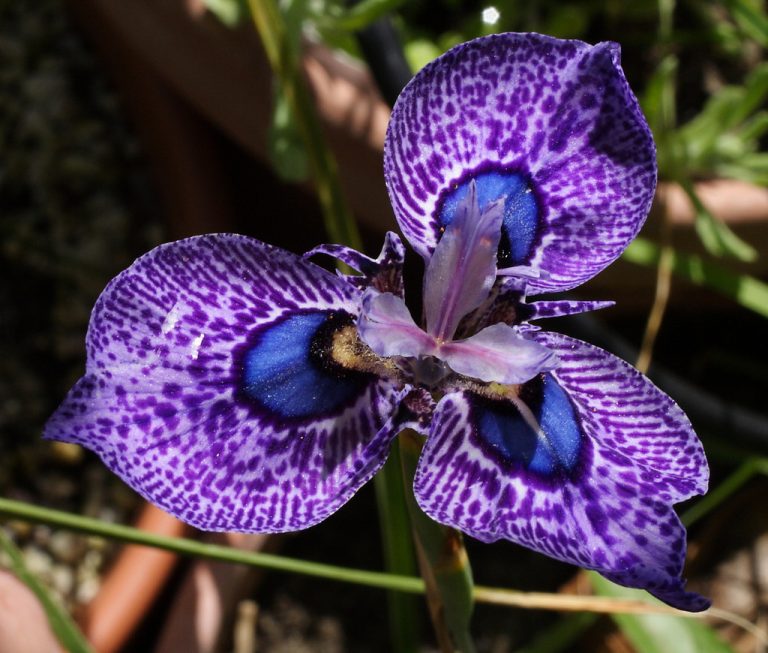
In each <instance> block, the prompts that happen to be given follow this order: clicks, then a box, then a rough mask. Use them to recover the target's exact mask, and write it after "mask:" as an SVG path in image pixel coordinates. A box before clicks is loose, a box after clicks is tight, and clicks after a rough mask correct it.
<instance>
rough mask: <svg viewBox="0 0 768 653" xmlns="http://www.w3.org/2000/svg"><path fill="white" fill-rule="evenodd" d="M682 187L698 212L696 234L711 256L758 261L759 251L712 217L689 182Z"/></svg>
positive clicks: (685, 181)
mask: <svg viewBox="0 0 768 653" xmlns="http://www.w3.org/2000/svg"><path fill="white" fill-rule="evenodd" d="M682 186H683V189H684V190H685V192H686V194H687V195H688V197H689V198H690V200H691V202H692V203H693V207H694V210H695V212H696V223H695V226H696V232H697V233H698V234H699V238H701V242H702V243H703V244H704V247H706V248H707V251H708V252H710V254H714V255H715V256H732V257H734V258H736V259H738V260H740V261H754V260H756V259H757V250H756V249H755V248H754V247H752V245H750V244H749V243H747V242H745V241H743V240H742V239H741V238H739V237H738V236H737V235H736V234H735V233H733V231H731V230H730V228H729V227H728V226H727V225H726V224H725V223H724V222H721V221H720V220H718V219H717V218H716V217H715V216H714V215H712V213H711V212H710V211H709V209H707V207H706V206H704V204H703V202H702V201H701V198H699V196H698V194H697V193H696V191H695V190H694V188H693V184H692V183H691V182H690V181H689V180H684V181H683V182H682Z"/></svg>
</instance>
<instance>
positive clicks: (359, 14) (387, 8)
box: [334, 0, 405, 31]
mask: <svg viewBox="0 0 768 653" xmlns="http://www.w3.org/2000/svg"><path fill="white" fill-rule="evenodd" d="M404 2H405V0H362V1H361V2H358V3H357V4H356V5H354V6H353V7H351V8H350V9H348V10H347V11H346V12H344V13H343V14H341V15H340V16H338V17H336V18H335V19H334V27H336V28H337V29H343V30H349V31H358V30H361V29H363V28H365V27H367V26H368V25H370V24H371V23H372V22H373V21H375V20H377V19H378V18H381V17H382V16H385V15H387V14H388V13H390V12H392V11H394V10H395V9H397V8H398V7H399V6H400V5H402V4H404Z"/></svg>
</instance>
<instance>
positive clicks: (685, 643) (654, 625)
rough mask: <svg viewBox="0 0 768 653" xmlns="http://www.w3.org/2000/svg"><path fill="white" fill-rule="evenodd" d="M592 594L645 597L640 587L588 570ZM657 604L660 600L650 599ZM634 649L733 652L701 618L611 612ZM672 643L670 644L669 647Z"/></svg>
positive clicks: (678, 652)
mask: <svg viewBox="0 0 768 653" xmlns="http://www.w3.org/2000/svg"><path fill="white" fill-rule="evenodd" d="M589 578H590V582H591V583H592V587H593V589H594V590H595V593H596V594H599V595H600V596H610V597H614V598H623V599H637V600H640V601H649V600H650V597H649V596H648V594H647V593H646V592H643V591H642V590H633V589H629V588H627V587H621V586H620V585H616V584H615V583H612V582H611V581H609V580H606V579H605V578H603V577H602V576H600V575H599V574H597V573H595V572H593V571H592V572H589ZM652 602H653V603H658V604H661V602H660V601H656V600H655V599H653V600H652ZM611 617H612V618H613V619H614V621H615V622H616V623H617V624H618V626H619V628H621V631H622V632H623V633H624V635H626V637H627V639H629V641H630V642H631V643H632V645H633V646H634V647H635V649H636V651H637V653H669V651H670V650H674V652H675V653H734V650H733V649H732V648H731V647H730V646H729V645H728V644H726V643H725V642H723V640H721V639H720V638H719V637H718V636H717V634H716V633H715V632H714V631H713V630H712V629H711V628H710V627H709V626H707V624H705V623H704V622H702V621H699V620H696V619H686V618H681V617H676V616H673V615H659V614H655V615H650V614H614V615H611ZM670 647H672V648H670Z"/></svg>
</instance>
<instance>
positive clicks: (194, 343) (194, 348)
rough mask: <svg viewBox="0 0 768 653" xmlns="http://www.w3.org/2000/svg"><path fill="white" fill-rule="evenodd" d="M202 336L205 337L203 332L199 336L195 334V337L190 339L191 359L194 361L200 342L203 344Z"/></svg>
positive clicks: (198, 351)
mask: <svg viewBox="0 0 768 653" xmlns="http://www.w3.org/2000/svg"><path fill="white" fill-rule="evenodd" d="M204 338H205V334H204V333H201V334H200V335H199V336H197V338H195V339H194V340H193V341H192V351H191V356H192V360H193V361H196V360H197V357H198V355H199V354H200V345H202V344H203V339H204Z"/></svg>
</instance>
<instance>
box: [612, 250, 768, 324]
mask: <svg viewBox="0 0 768 653" xmlns="http://www.w3.org/2000/svg"><path fill="white" fill-rule="evenodd" d="M660 256H661V248H660V247H659V246H658V245H657V244H656V243H653V242H651V241H650V240H646V239H645V238H635V240H633V241H632V243H630V245H629V247H627V249H626V250H625V251H624V255H623V259H624V260H625V261H629V262H631V263H636V264H638V265H648V266H656V265H658V263H659V257H660ZM672 270H673V272H674V273H675V274H676V275H677V276H679V277H680V278H682V279H685V280H686V281H690V282H691V283H695V284H696V285H697V286H704V287H705V288H711V289H712V290H716V291H718V292H720V293H722V294H723V295H725V296H726V297H730V298H731V299H732V300H733V301H735V302H736V303H738V304H739V305H741V306H743V307H744V308H748V309H749V310H751V311H754V312H755V313H758V314H759V315H762V316H763V317H768V284H766V283H764V282H762V281H760V280H759V279H756V278H755V277H751V276H749V275H748V274H736V273H734V272H731V271H730V270H726V269H725V268H723V267H721V266H719V265H715V264H714V263H710V262H709V261H705V260H704V259H702V258H701V257H700V256H694V255H691V254H685V253H683V252H674V253H673V261H672Z"/></svg>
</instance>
